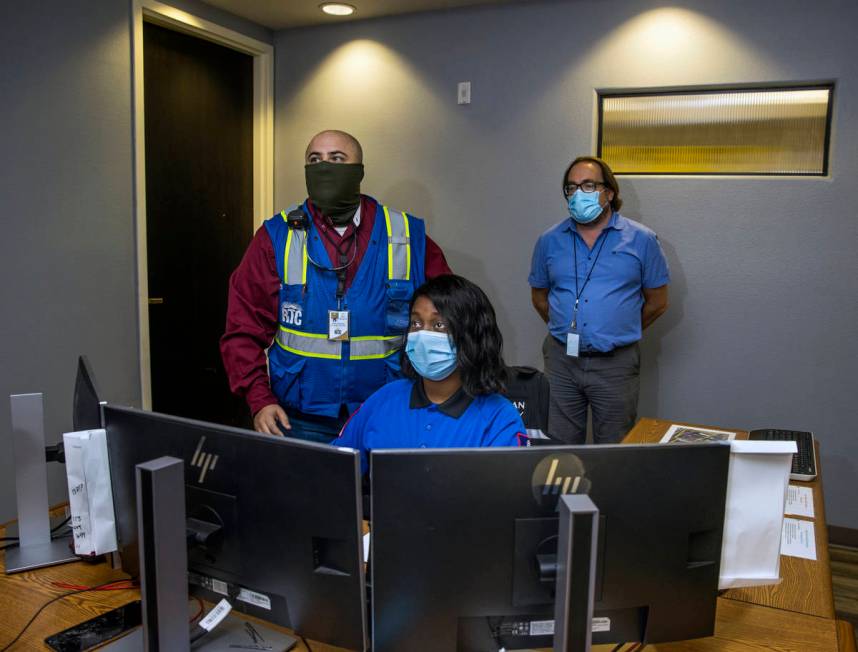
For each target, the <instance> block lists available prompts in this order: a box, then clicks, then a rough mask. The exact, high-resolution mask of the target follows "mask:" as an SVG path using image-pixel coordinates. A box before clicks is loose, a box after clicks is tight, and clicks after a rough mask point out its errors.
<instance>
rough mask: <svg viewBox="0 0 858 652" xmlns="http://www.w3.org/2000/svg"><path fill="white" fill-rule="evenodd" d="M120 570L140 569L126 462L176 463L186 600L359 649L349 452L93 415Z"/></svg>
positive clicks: (360, 586) (353, 470)
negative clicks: (180, 478) (100, 431)
mask: <svg viewBox="0 0 858 652" xmlns="http://www.w3.org/2000/svg"><path fill="white" fill-rule="evenodd" d="M103 413H104V422H105V425H104V427H105V428H106V429H107V447H108V456H109V459H110V468H111V482H112V484H113V502H114V510H115V513H116V526H117V538H118V541H119V548H120V553H121V555H122V566H123V569H125V570H126V572H128V573H130V574H131V575H132V576H136V575H137V573H138V559H137V555H138V548H137V514H136V500H135V475H134V468H135V465H136V464H140V463H142V462H146V461H148V460H152V459H155V458H158V457H161V456H165V455H169V456H172V457H177V458H179V459H182V460H184V462H185V496H184V499H185V501H186V506H187V507H186V509H187V517H188V541H189V546H190V547H189V549H188V576H189V581H190V585H191V592H192V593H193V594H196V595H198V596H200V597H202V598H205V599H208V600H210V601H212V602H217V601H219V600H220V599H221V598H222V597H225V596H226V597H228V598H229V600H230V602H231V603H232V604H233V606H234V608H235V609H237V610H239V611H242V612H246V613H249V614H251V615H255V616H258V617H260V618H262V619H264V620H267V621H269V622H273V623H276V624H279V625H283V626H284V627H289V628H291V629H294V630H296V631H297V632H299V633H300V634H302V635H304V636H307V637H309V638H313V639H316V640H319V641H324V642H326V643H331V644H334V645H338V646H341V647H346V648H350V649H356V650H363V649H365V641H366V631H365V623H366V600H365V595H366V588H365V580H364V571H363V559H362V537H361V527H362V520H361V518H362V510H361V505H360V503H361V490H360V489H361V488H360V459H359V456H358V453H357V452H356V451H351V450H343V449H338V448H336V447H333V446H328V445H323V444H315V443H312V442H304V441H300V440H295V439H286V438H282V437H272V436H269V435H261V434H259V433H255V432H251V431H247V430H241V429H238V428H232V427H228V426H221V425H215V424H211V423H205V422H201V421H193V420H190V419H184V418H180V417H173V416H167V415H163V414H157V413H153V412H146V411H142V410H136V409H133V408H122V407H116V406H111V405H105V406H104V407H103Z"/></svg>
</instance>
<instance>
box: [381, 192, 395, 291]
mask: <svg viewBox="0 0 858 652" xmlns="http://www.w3.org/2000/svg"><path fill="white" fill-rule="evenodd" d="M383 208H384V224H385V226H386V227H387V278H388V280H391V279H392V278H393V242H392V241H391V240H390V238H391V236H392V235H393V233H392V232H391V230H390V213H389V212H388V210H387V206H384V207H383Z"/></svg>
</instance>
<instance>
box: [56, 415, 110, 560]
mask: <svg viewBox="0 0 858 652" xmlns="http://www.w3.org/2000/svg"><path fill="white" fill-rule="evenodd" d="M63 444H64V446H65V454H66V480H67V481H68V488H69V508H70V510H71V527H72V534H73V538H74V551H75V553H76V554H78V555H90V556H91V555H102V554H104V553H106V552H113V551H114V550H116V521H115V517H114V514H113V489H112V487H111V484H110V468H109V466H108V461H107V433H106V432H105V431H104V430H83V431H81V432H67V433H65V434H64V435H63Z"/></svg>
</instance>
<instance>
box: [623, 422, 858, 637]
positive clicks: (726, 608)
mask: <svg viewBox="0 0 858 652" xmlns="http://www.w3.org/2000/svg"><path fill="white" fill-rule="evenodd" d="M673 423H676V422H673V421H664V420H661V419H649V418H643V419H641V420H640V421H638V423H637V425H635V427H634V428H633V429H632V430H631V431H630V432H629V434H628V435H627V436H626V438H625V439H624V443H635V444H640V443H655V442H658V441H659V440H660V439H661V438H662V436H663V435H664V433H665V432H667V429H668V428H669V427H670V426H671V425H672V424H673ZM681 425H688V426H692V427H694V426H696V427H702V428H715V429H718V430H735V431H736V432H737V433H738V435H737V437H738V438H739V439H747V437H748V433H747V431H744V430H740V429H736V428H723V427H720V426H705V425H702V424H681ZM818 447H819V443H818V442H817V456H816V457H817V472H818V474H819V475H818V476H817V479H816V480H814V481H813V482H792V484H797V485H801V486H805V487H810V488H812V489H813V508H814V514H815V517H814V518H813V519H812V520H813V521H814V522H815V528H814V531H815V535H816V554H817V559H816V560H815V561H812V560H809V559H800V558H798V557H786V556H782V557H781V578H782V582H781V583H780V584H777V585H773V586H761V587H753V588H745V589H731V590H729V591H726V592H725V593H724V594H723V595H722V596H721V597H719V598H718V606H717V613H716V626H715V636H713V637H711V638H707V639H699V640H696V641H686V642H682V643H671V644H669V645H663V644H662V645H652V646H647V647H646V648H644V649H645V650H692V649H693V650H716V649H717V650H761V649H762V650H843V651H848V650H854V649H855V641H854V633H853V630H852V628H851V627H841V628H838V624H837V621H836V620H835V615H834V595H833V593H832V588H831V562H830V559H829V555H828V530H827V528H826V526H825V505H824V502H823V494H822V468H821V466H820V456H819V449H818ZM790 518H802V517H790ZM809 520H810V519H809ZM713 646H714V647H713Z"/></svg>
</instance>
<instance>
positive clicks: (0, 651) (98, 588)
mask: <svg viewBox="0 0 858 652" xmlns="http://www.w3.org/2000/svg"><path fill="white" fill-rule="evenodd" d="M7 547H8V546H7ZM127 581H128V580H113V581H110V582H105V583H104V584H99V585H97V586H90V587H86V588H83V589H76V590H74V591H69V592H67V593H61V594H60V595H57V596H54V597H53V598H51V599H50V600H48V601H47V602H46V603H45V604H43V605H42V606H41V607H39V610H38V611H37V612H36V613H34V614H33V617H32V618H30V620H28V621H27V624H26V625H24V627H23V629H21V631H20V632H18V634H17V636H15V638H13V639H12V640H11V641H10V642H9V643H7V644H6V646H5V647H4V648H3V649H0V652H6V650H8V649H9V648H11V647H12V646H13V645H15V643H17V642H18V639H20V638H21V637H22V636H23V635H24V632H26V631H27V630H28V629H29V628H30V625H32V624H33V622H34V621H35V620H36V618H38V617H39V614H41V613H42V612H43V611H44V610H45V609H46V608H48V607H49V606H50V605H52V604H53V603H54V602H57V601H59V600H62V599H63V598H67V597H69V596H71V595H78V594H80V593H87V592H88V591H103V590H107V589H106V588H105V587H109V586H111V585H113V584H117V583H119V582H127ZM121 588H124V589H129V590H130V589H132V588H133V587H131V586H123V587H121ZM111 590H119V589H111Z"/></svg>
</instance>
